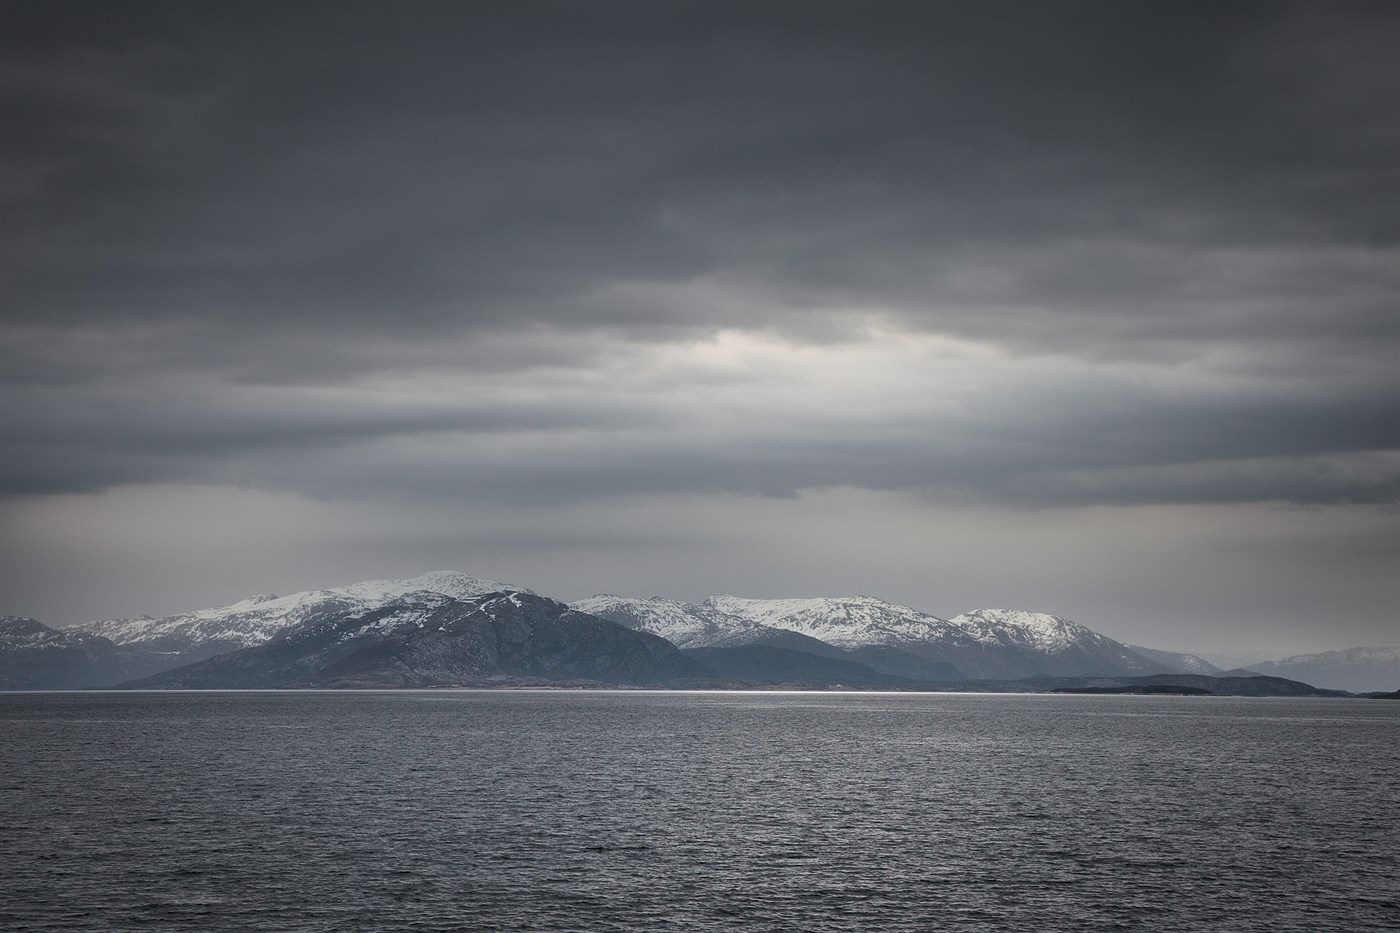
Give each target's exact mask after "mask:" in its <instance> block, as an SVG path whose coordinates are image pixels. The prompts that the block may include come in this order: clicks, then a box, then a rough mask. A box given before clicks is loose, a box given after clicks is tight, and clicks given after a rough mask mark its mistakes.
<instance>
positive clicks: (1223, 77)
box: [0, 3, 1400, 503]
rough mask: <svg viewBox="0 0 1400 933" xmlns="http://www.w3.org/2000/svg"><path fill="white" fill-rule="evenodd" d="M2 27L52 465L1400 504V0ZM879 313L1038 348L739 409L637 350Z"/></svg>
mask: <svg viewBox="0 0 1400 933" xmlns="http://www.w3.org/2000/svg"><path fill="white" fill-rule="evenodd" d="M4 15H5V25H4V28H0V60H3V62H4V64H3V65H0V106H3V111H0V121H3V125H4V126H5V127H6V132H5V133H4V142H3V144H0V145H3V148H2V149H0V153H2V154H0V158H3V167H4V171H3V179H4V180H3V184H0V198H3V206H4V213H5V221H4V224H5V236H4V244H3V246H4V260H3V271H2V272H0V274H2V275H3V278H0V289H2V290H3V298H4V303H5V312H4V314H5V320H4V326H5V332H4V339H3V341H0V352H3V354H4V355H3V356H2V357H0V365H3V367H4V368H3V373H0V379H3V380H5V381H6V382H7V383H8V384H9V389H8V392H7V401H6V402H5V405H6V407H5V409H4V416H5V420H4V426H5V435H6V450H7V454H6V457H5V464H6V466H5V475H4V483H5V488H6V489H7V490H8V491H10V492H11V493H26V492H38V491H43V492H55V491H65V490H94V489H101V488H103V487H105V486H108V485H112V484H121V483H135V482H229V483H233V482H251V483H254V484H260V485H267V486H271V487H276V488H291V489H297V490H300V491H304V492H308V493H311V494H315V495H340V494H363V493H364V492H366V491H372V490H376V489H378V490H394V491H401V492H412V491H416V492H417V493H419V494H421V495H427V496H447V495H475V496H484V497H494V496H499V497H504V498H507V499H512V500H515V499H519V500H526V501H530V500H536V499H542V498H554V497H560V498H568V497H571V496H579V495H600V494H604V495H618V494H625V493H628V492H648V491H657V492H696V491H700V492H711V491H714V492H724V491H737V492H745V493H750V492H751V493H759V494H768V495H792V494H794V493H795V492H797V491H800V490H802V489H806V488H813V487H822V486H860V487H865V488H874V489H901V488H925V489H933V490H940V489H946V490H954V491H956V492H957V493H958V494H959V495H971V496H973V497H974V498H977V497H983V498H990V499H998V500H1010V501H1016V502H1029V503H1047V502H1052V503H1058V502H1076V503H1077V502H1095V501H1112V502H1132V501H1151V502H1159V501H1200V502H1212V501H1255V500H1260V499H1273V498H1279V499H1287V500H1292V501H1302V502H1313V501H1352V500H1356V501H1387V500H1390V499H1392V498H1393V497H1394V495H1395V476H1396V473H1395V469H1394V462H1393V460H1387V459H1385V452H1386V451H1392V450H1394V449H1395V448H1396V447H1398V446H1400V443H1397V437H1396V429H1395V421H1394V418H1393V414H1394V406H1395V403H1396V401H1397V397H1398V396H1400V388H1397V383H1396V377H1395V375H1394V374H1393V372H1392V364H1393V363H1394V358H1395V340H1396V338H1397V320H1400V315H1397V314H1396V313H1395V311H1396V303H1397V300H1400V298H1398V297H1397V296H1400V282H1397V258H1396V255H1397V254H1396V246H1397V239H1400V231H1397V210H1398V209H1397V203H1398V199H1397V187H1398V184H1397V174H1398V173H1397V168H1396V165H1397V152H1400V140H1398V139H1397V134H1400V129H1397V122H1396V121H1395V119H1394V114H1395V113H1396V112H1397V107H1398V106H1400V75H1398V74H1397V66H1396V65H1395V64H1394V56H1393V54H1392V53H1393V50H1394V47H1395V45H1396V42H1395V40H1396V39H1397V38H1400V35H1397V33H1400V18H1398V17H1397V14H1396V12H1395V9H1394V7H1392V6H1390V5H1387V4H1296V5H1295V4H1215V3H1212V4H1199V5H1197V4H1185V3H1173V4H1016V5H997V4H932V3H929V4H868V3H860V4H855V3H852V4H817V3H803V4H785V3H770V4H742V5H728V4H640V3H639V4H508V5H494V4H447V3H441V4H438V3H419V4H336V5H322V4H281V5H276V6H273V5H256V4H104V5H97V4H77V5H67V4H55V3H45V4H8V5H6V6H5V7H4ZM872 319H874V320H878V321H879V322H881V323H882V326H886V327H890V328H895V329H898V330H901V331H904V332H908V333H909V334H911V335H916V334H935V335H944V336H949V337H954V338H960V339H967V340H973V341H979V342H982V343H985V344H989V345H992V346H995V347H999V348H1001V349H1002V350H1003V351H1004V352H1005V353H1006V354H1007V356H1006V357H1004V358H1000V359H999V360H998V361H997V362H996V363H995V364H989V366H988V368H987V370H986V373H985V375H986V377H987V378H988V379H989V380H991V384H990V385H983V386H977V385H975V384H974V385H972V386H968V385H966V384H964V385H963V387H961V388H959V389H958V390H957V393H956V394H957V397H958V400H959V404H960V406H961V407H960V409H959V410H958V411H955V412H952V413H950V412H948V411H945V410H943V409H940V408H937V407H936V406H934V407H930V408H929V409H928V410H916V411H914V412H913V413H909V412H904V413H901V414H900V415H898V416H896V415H894V414H892V413H890V412H889V411H886V410H883V409H882V408H881V407H879V406H876V407H872V408H870V409H867V410H864V411H861V412H858V413H847V414H832V413H830V412H829V411H824V410H822V408H821V406H822V405H823V404H824V403H825V402H826V400H827V399H826V396H825V395H822V394H821V393H816V394H815V395H814V396H813V398H812V399H811V401H810V403H808V402H804V401H803V400H801V399H793V400H791V401H790V403H789V404H788V405H786V406H780V405H776V404H775V405H773V406H770V407H766V408H764V407H759V408H757V409H749V408H743V407H739V408H736V409H734V410H733V411H729V412H728V413H727V417H728V421H727V422H726V424H725V425H724V426H723V427H722V428H715V427H713V426H711V425H710V424H709V422H708V421H707V420H706V418H705V415H704V406H703V404H701V403H697V402H695V399H696V398H697V397H699V398H703V397H704V392H705V391H706V390H705V389H703V388H700V387H698V383H697V381H696V380H698V379H699V376H697V375H694V374H691V375H689V376H680V375H676V376H672V377H669V378H668V376H667V375H666V374H664V373H663V374H659V375H658V376H657V377H656V378H655V379H654V380H652V381H649V382H643V381H640V380H636V379H634V378H633V377H632V376H631V375H629V373H628V371H627V367H628V365H629V361H630V360H632V359H633V357H632V356H631V355H630V354H632V353H634V352H636V347H637V346H639V345H652V344H656V345H665V344H666V343H667V342H668V341H671V342H674V341H685V340H701V339H704V338H707V337H708V336H709V335H712V334H714V333H716V332H719V331H721V330H740V331H752V332H754V333H761V334H767V335H777V337H778V338H779V339H785V340H789V341H792V342H795V343H797V344H815V345H821V346H830V345H841V344H843V343H847V342H851V343H859V341H860V340H861V339H862V334H863V332H864V331H863V328H866V327H867V326H868V325H869V324H870V321H871V320H872ZM1047 354H1048V355H1050V356H1053V357H1055V358H1058V359H1061V360H1063V361H1064V362H1063V366H1062V368H1061V369H1059V370H1056V371H1055V372H1054V374H1053V378H1052V381H1051V383H1050V384H1049V385H1047V384H1046V383H1045V381H1044V379H1043V377H1044V376H1045V374H1044V373H1043V372H1041V371H1040V370H1036V371H1035V372H1033V373H1031V374H1025V373H1023V372H1022V371H1021V370H1020V369H1019V368H1018V365H1017V363H1016V360H1017V359H1020V358H1023V357H1027V356H1029V357H1033V358H1039V357H1041V356H1044V355H1047ZM763 359H766V358H760V364H761V363H762V360H763ZM1124 360H1127V361H1134V362H1136V363H1140V364H1150V365H1151V366H1153V367H1154V372H1155V373H1157V375H1155V376H1154V377H1153V378H1154V380H1156V382H1154V384H1153V385H1152V386H1150V387H1142V386H1138V385H1136V384H1135V382H1134V380H1133V379H1132V378H1130V377H1126V376H1124V375H1122V374H1121V373H1119V372H1117V371H1113V370H1112V369H1111V367H1112V366H1113V365H1114V364H1115V363H1117V362H1119V361H1124ZM1106 367H1107V368H1106ZM1173 368H1176V370H1177V372H1176V375H1175V377H1172V376H1171V375H1170V373H1171V372H1172V370H1173ZM410 375H411V376H412V378H410ZM804 375H805V376H806V377H807V378H812V377H811V373H804ZM400 377H402V378H404V379H408V381H410V382H413V385H412V386H411V387H409V388H408V389H406V390H405V391H404V393H403V394H402V395H401V396H395V397H392V398H390V399H388V400H387V401H385V400H380V401H376V394H377V393H380V392H382V391H383V390H384V386H383V385H382V384H381V383H380V382H378V381H376V380H377V379H380V378H388V379H390V380H391V381H392V380H393V379H395V378H400ZM1231 377H1238V378H1240V379H1244V380H1246V381H1247V385H1246V386H1245V387H1244V389H1243V390H1242V388H1241V386H1240V385H1239V384H1236V383H1235V382H1232V381H1231ZM738 378H739V377H737V376H734V375H733V374H730V375H729V376H726V377H724V378H721V379H720V383H721V384H722V385H729V386H732V385H733V384H734V380H736V379H738ZM843 378H844V375H843V370H842V368H841V367H840V365H839V364H837V365H835V366H834V368H833V370H832V372H831V374H830V380H829V381H830V384H831V386H832V387H833V391H832V393H831V395H832V397H839V396H840V394H841V392H840V383H841V380H842V379H843ZM1172 379H1174V380H1175V382H1174V383H1173V384H1172V385H1167V384H1165V381H1171V380H1172ZM1201 382H1204V383H1206V385H1205V386H1204V387H1200V386H1198V383H1201ZM435 384H439V385H440V390H439V391H434V390H433V386H434V385H435ZM814 384H815V382H814ZM1002 384H1004V385H1005V391H1004V392H1003V391H999V390H998V389H997V386H998V385H1002ZM1319 386H1321V387H1322V388H1321V389H1319ZM262 390H266V391H262ZM948 391H950V390H949V387H948V386H946V385H944V384H943V383H942V382H937V386H936V388H934V387H925V386H924V385H923V384H922V383H921V382H920V380H919V373H918V371H917V367H910V372H909V373H908V378H907V379H906V380H905V381H904V382H903V383H902V384H900V385H898V386H894V385H892V386H891V387H890V394H889V396H887V397H888V398H891V399H894V398H898V399H904V398H907V397H908V396H910V395H914V396H919V395H920V394H921V393H926V394H927V395H928V397H929V398H930V400H931V401H930V405H933V401H932V400H933V399H934V398H935V397H936V396H937V395H938V394H939V393H946V392H948ZM697 393H698V395H697ZM873 398H874V401H876V402H879V401H880V400H881V397H873ZM809 404H810V405H812V406H815V407H814V408H809V407H808V405H809Z"/></svg>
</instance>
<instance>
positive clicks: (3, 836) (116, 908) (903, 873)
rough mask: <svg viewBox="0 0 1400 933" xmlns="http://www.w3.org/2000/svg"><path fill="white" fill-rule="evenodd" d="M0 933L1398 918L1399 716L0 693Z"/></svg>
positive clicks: (841, 697)
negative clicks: (8, 932)
mask: <svg viewBox="0 0 1400 933" xmlns="http://www.w3.org/2000/svg"><path fill="white" fill-rule="evenodd" d="M0 740H3V744H0V851H3V864H2V865H0V929H4V930H13V931H63V933H87V931H121V930H138V929H139V930H143V931H148V930H149V931H192V933H193V931H200V933H204V931H211V930H213V931H219V930H247V931H259V933H262V931H341V930H415V931H450V930H482V931H488V930H490V931H497V930H499V931H572V930H577V931H595V930H596V931H654V930H663V929H664V930H668V931H687V930H697V931H700V930H704V931H709V930H714V931H720V930H724V931H729V930H741V931H744V930H764V931H768V930H771V931H812V933H822V931H835V930H862V931H864V930H891V931H934V930H995V931H1069V930H1171V931H1211V933H1215V931H1223V930H1229V931H1254V930H1258V931H1286V930H1307V931H1334V930H1335V931H1346V933H1356V931H1367V930H1396V929H1400V869H1397V853H1400V792H1397V788H1398V787H1400V704H1395V703H1387V702H1384V701H1367V700H1336V699H1329V700H1299V699H1225V698H1202V697H1135V696H1032V695H1006V694H1000V695H966V694H932V695H929V694H871V693H846V694H778V693H717V692H714V693H659V692H658V693H652V692H602V691H419V692H265V693H258V692H250V693H49V694H13V693H12V694H4V695H0Z"/></svg>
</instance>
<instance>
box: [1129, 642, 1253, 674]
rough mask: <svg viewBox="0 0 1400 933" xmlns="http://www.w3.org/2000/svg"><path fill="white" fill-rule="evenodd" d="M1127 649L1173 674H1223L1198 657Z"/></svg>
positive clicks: (1158, 650) (1220, 670) (1214, 666)
mask: <svg viewBox="0 0 1400 933" xmlns="http://www.w3.org/2000/svg"><path fill="white" fill-rule="evenodd" d="M1128 647H1129V648H1130V649H1132V650H1133V651H1134V652H1135V653H1137V654H1140V655H1142V656H1143V657H1144V658H1146V659H1147V660H1149V661H1155V662H1157V663H1158V664H1161V665H1163V666H1164V667H1166V668H1169V669H1170V670H1172V671H1173V672H1179V673H1182V674H1205V675H1206V676H1208V677H1213V676H1215V675H1217V674H1223V673H1225V669H1224V668H1222V667H1219V666H1217V665H1215V664H1212V663H1210V662H1209V661H1207V660H1206V659H1205V658H1203V657H1200V656H1198V655H1194V654H1184V653H1182V652H1180V651H1163V650H1161V649H1160V648H1144V647H1143V646H1142V645H1128ZM1232 666H1238V665H1232Z"/></svg>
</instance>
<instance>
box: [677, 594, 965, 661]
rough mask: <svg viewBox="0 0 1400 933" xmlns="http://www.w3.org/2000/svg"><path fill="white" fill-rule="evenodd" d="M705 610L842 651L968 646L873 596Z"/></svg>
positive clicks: (715, 600) (937, 624)
mask: <svg viewBox="0 0 1400 933" xmlns="http://www.w3.org/2000/svg"><path fill="white" fill-rule="evenodd" d="M705 606H706V607H707V608H711V609H717V610H719V611H720V612H724V613H727V614H729V615H734V616H739V617H740V618H745V619H749V620H752V621H754V622H758V623H760V624H762V625H767V626H769V627H771V628H780V629H788V630H790V631H794V632H800V633H801V634H803V635H807V636H809V637H811V638H816V639H820V640H821V641H824V642H826V643H827V644H831V645H838V646H840V647H843V648H855V647H859V646H862V645H902V644H923V643H926V642H931V641H947V642H952V643H957V644H968V645H970V642H969V640H968V639H967V638H966V636H965V635H964V633H963V632H962V631H961V630H960V629H958V628H957V627H956V626H954V625H953V624H952V623H950V622H948V621H947V620H946V619H940V618H938V617H937V616H932V615H929V614H927V613H924V612H920V611H919V610H917V609H912V608H910V607H909V606H899V605H896V604H894V603H887V602H885V601H884V600H883V599H876V598H874V597H872V596H849V597H815V598H810V599H744V598H742V597H739V596H711V597H710V598H709V599H707V600H706V601H705Z"/></svg>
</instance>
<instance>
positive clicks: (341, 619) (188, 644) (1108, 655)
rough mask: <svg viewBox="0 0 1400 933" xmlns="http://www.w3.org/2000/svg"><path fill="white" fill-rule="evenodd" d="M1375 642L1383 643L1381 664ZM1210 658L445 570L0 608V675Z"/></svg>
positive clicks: (880, 669) (862, 600)
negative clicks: (183, 605) (172, 605)
mask: <svg viewBox="0 0 1400 933" xmlns="http://www.w3.org/2000/svg"><path fill="white" fill-rule="evenodd" d="M1359 650H1360V649H1359ZM1364 651H1365V652H1367V653H1366V654H1364V655H1361V656H1358V657H1359V658H1360V661H1361V662H1364V663H1365V664H1371V665H1372V667H1371V670H1372V671H1373V673H1372V674H1369V675H1366V676H1371V677H1372V678H1373V679H1372V680H1371V681H1369V682H1366V683H1365V685H1364V686H1360V682H1359V681H1358V682H1356V684H1354V685H1352V686H1347V687H1341V688H1340V689H1394V686H1395V685H1394V684H1392V683H1389V682H1388V681H1387V680H1386V677H1387V676H1389V677H1390V679H1391V680H1394V679H1395V678H1394V666H1395V662H1394V658H1395V655H1396V652H1395V651H1394V649H1364ZM1385 651H1390V652H1391V654H1390V658H1391V660H1390V662H1389V663H1390V664H1391V668H1390V669H1389V670H1387V668H1386V667H1385V663H1386V662H1385V655H1384V652H1385ZM1333 654H1338V653H1333ZM1310 657H1312V656H1310ZM1318 657H1319V658H1322V657H1323V656H1318ZM1344 660H1345V659H1341V658H1338V659H1332V660H1331V661H1330V662H1329V661H1327V660H1326V659H1325V658H1323V659H1322V660H1318V659H1317V658H1314V659H1313V660H1312V661H1311V662H1308V663H1313V664H1314V665H1317V664H1323V665H1325V664H1328V663H1330V664H1331V665H1332V666H1331V667H1330V668H1329V670H1330V671H1331V672H1332V674H1333V675H1334V676H1340V675H1338V673H1337V672H1338V671H1340V670H1342V669H1343V668H1344V666H1345V664H1344ZM1305 661H1307V659H1299V658H1294V659H1285V661H1284V662H1278V663H1279V664H1284V663H1285V662H1296V663H1300V664H1301V663H1304V662H1305ZM1363 666H1364V665H1363ZM1313 669H1319V668H1316V667H1314V668H1309V670H1313ZM1222 673H1224V672H1221V671H1220V670H1219V669H1218V668H1214V667H1212V666H1211V665H1209V664H1208V663H1207V662H1205V661H1203V660H1201V659H1200V658H1197V657H1195V656H1194V655H1186V654H1180V653H1175V652H1169V651H1162V650H1158V649H1147V648H1138V647H1131V646H1128V645H1124V644H1122V643H1120V642H1117V641H1114V640H1113V639H1111V638H1108V637H1106V636H1104V635H1101V634H1099V633H1097V632H1093V631H1091V630H1090V629H1088V628H1086V627H1084V626H1082V625H1079V624H1078V623H1075V622H1072V621H1070V620H1067V619H1063V618H1060V617H1058V616H1053V615H1048V614H1044V613H1034V612H1025V611H1020V610H995V609H980V610H974V611H971V612H967V613H964V614H962V615H958V616H954V617H953V618H951V619H942V618H939V617H937V616H933V615H930V614H928V613H924V612H921V611H919V610H917V609H914V608H911V607H908V606H900V605H897V604H893V603H889V602H886V601H884V600H880V599H876V598H874V597H869V596H857V597H844V598H831V597H820V598H806V599H747V598H741V597H736V596H714V597H711V598H710V599H708V600H706V601H705V602H704V603H701V604H690V603H683V602H678V601H675V600H668V599H662V598H658V597H654V598H651V599H639V598H633V597H625V596H611V595H600V596H592V597H589V598H587V599H582V600H577V601H575V602H573V603H572V604H569V605H565V604H564V603H561V602H558V601H555V600H552V599H548V598H546V597H544V596H541V595H539V594H537V593H535V592H534V591H532V590H529V589H526V588H524V587H520V586H515V585H511V584H504V583H498V582H494V581H488V580H480V579H477V578H474V577H470V576H468V575H466V574H460V573H453V572H448V571H441V572H436V573H430V574H425V575H423V576H420V577H415V578H412V579H407V580H376V581H367V582H364V583H357V584H353V585H350V586H346V587H340V588H336V589H324V590H312V591H308V592H304V593H296V594H293V595H291V596H285V597H275V596H254V597H251V598H249V599H245V600H243V601H241V602H238V603H235V604H233V605H231V606H226V607H222V608H219V609H206V610H201V611H198V612H189V613H182V614H180V615H175V616H168V617H165V618H159V619H152V618H148V617H140V618H135V619H110V620H100V621H96V622H90V623H87V624H84V625H80V626H74V627H71V628H67V629H51V628H48V627H47V626H44V625H42V624H40V623H38V622H35V621H34V620H29V619H17V618H13V617H11V618H5V619H3V620H0V689H68V688H74V687H100V686H115V685H118V684H120V685H122V686H130V687H146V688H174V687H182V688H211V687H223V688H247V687H311V686H316V687H423V686H439V685H509V684H515V685H545V684H554V685H560V684H577V685H620V686H684V687H727V686H748V685H765V684H787V685H806V686H832V685H844V686H852V687H871V686H883V687H889V688H893V689H899V688H906V689H907V688H910V687H915V686H920V687H937V688H943V689H955V688H957V686H958V685H960V684H962V685H965V688H966V687H971V686H972V685H973V684H976V685H978V686H977V689H1003V688H1005V689H1010V688H1011V687H1009V686H1006V685H1008V684H1011V683H1013V682H1021V683H1022V684H1023V685H1031V684H1032V682H1035V683H1051V682H1054V683H1055V685H1056V686H1059V687H1076V686H1088V687H1095V688H1098V687H1113V686H1115V685H1117V686H1122V685H1124V684H1129V683H1130V682H1132V683H1136V681H1137V680H1140V679H1153V678H1160V677H1162V676H1175V677H1178V679H1180V678H1181V677H1182V676H1184V675H1195V676H1205V677H1206V678H1207V680H1210V679H1212V678H1214V679H1215V680H1216V681H1217V684H1216V685H1217V687H1218V688H1219V689H1220V690H1224V689H1225V686H1224V684H1225V681H1223V680H1220V679H1219V675H1221V674H1222ZM1229 673H1231V674H1242V675H1243V676H1246V677H1250V676H1254V675H1255V674H1257V673H1270V674H1279V675H1282V677H1283V678H1284V679H1282V680H1280V679H1279V678H1277V677H1275V678H1272V679H1273V680H1280V683H1281V684H1290V683H1293V681H1290V680H1287V679H1286V678H1287V677H1288V669H1285V668H1279V669H1277V670H1270V671H1267V672H1264V671H1247V672H1229ZM1086 678H1087V679H1089V680H1085V679H1086ZM1081 680H1083V681H1084V682H1083V683H1080V681H1081ZM1090 681H1092V682H1090ZM1349 683H1350V682H1349ZM987 684H993V685H1003V686H994V687H990V688H989V687H987V686H986V685H987ZM1182 685H1183V686H1184V685H1185V681H1184V680H1183V681H1182ZM1298 686H1299V687H1304V688H1307V685H1305V684H1299V685H1298ZM1328 686H1331V684H1328ZM1253 688H1254V689H1263V690H1266V691H1275V692H1278V691H1282V692H1283V693H1285V694H1286V693H1288V692H1289V691H1293V690H1295V689H1296V688H1294V687H1282V686H1277V685H1274V686H1269V685H1265V684H1263V683H1262V682H1261V683H1259V684H1255V685H1254V687H1253ZM1243 689H1245V688H1244V687H1241V686H1240V685H1239V684H1235V685H1234V686H1233V687H1231V688H1230V690H1231V691H1232V692H1239V691H1240V690H1243ZM1307 689H1311V688H1307Z"/></svg>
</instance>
